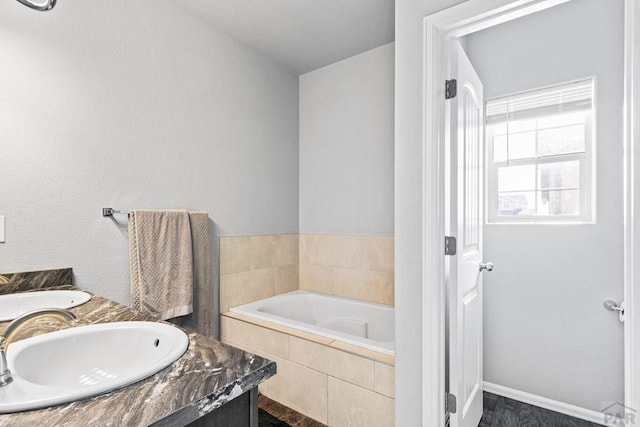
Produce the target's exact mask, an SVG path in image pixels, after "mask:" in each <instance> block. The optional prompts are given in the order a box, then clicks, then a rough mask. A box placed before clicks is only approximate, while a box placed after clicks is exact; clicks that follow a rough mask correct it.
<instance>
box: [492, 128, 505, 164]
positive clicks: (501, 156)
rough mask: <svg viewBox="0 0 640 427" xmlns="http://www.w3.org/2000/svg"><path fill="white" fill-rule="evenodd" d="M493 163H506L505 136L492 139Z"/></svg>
mask: <svg viewBox="0 0 640 427" xmlns="http://www.w3.org/2000/svg"><path fill="white" fill-rule="evenodd" d="M493 161H494V162H506V161H507V137H506V136H505V135H502V136H496V137H494V138H493Z"/></svg>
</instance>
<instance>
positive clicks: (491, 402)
mask: <svg viewBox="0 0 640 427" xmlns="http://www.w3.org/2000/svg"><path fill="white" fill-rule="evenodd" d="M538 426H540V427H597V426H600V424H595V423H592V422H589V421H584V420H580V419H578V418H573V417H570V416H568V415H564V414H559V413H557V412H554V411H550V410H548V409H543V408H539V407H537V406H533V405H529V404H527V403H522V402H518V401H517V400H512V399H508V398H506V397H502V396H497V395H495V394H491V393H487V392H484V412H483V413H482V419H481V420H480V425H479V426H478V427H538Z"/></svg>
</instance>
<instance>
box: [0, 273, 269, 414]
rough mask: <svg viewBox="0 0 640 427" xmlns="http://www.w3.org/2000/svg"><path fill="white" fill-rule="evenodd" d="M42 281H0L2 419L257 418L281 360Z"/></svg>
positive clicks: (93, 296) (100, 298) (63, 286)
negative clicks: (17, 284) (31, 284)
mask: <svg viewBox="0 0 640 427" xmlns="http://www.w3.org/2000/svg"><path fill="white" fill-rule="evenodd" d="M36 287H41V288H42V289H39V290H36V289H24V286H23V287H22V288H21V289H19V290H20V291H27V292H17V291H18V289H11V286H8V285H0V335H3V331H4V332H5V333H4V335H6V337H5V338H7V341H8V344H7V343H6V342H5V343H2V339H3V337H0V349H2V350H5V349H6V364H7V365H8V368H9V370H10V372H9V373H8V374H6V373H3V372H0V383H1V382H4V383H6V385H4V386H1V387H0V426H20V425H25V426H27V425H28V426H33V425H51V426H54V425H55V426H57V425H60V426H67V425H68V426H72V425H114V426H123V425H126V426H147V425H157V426H183V425H188V424H190V423H194V425H225V426H226V425H229V426H233V425H238V426H246V425H257V386H258V384H259V383H261V382H262V381H264V380H266V379H268V378H270V377H271V376H273V375H274V374H275V372H276V366H275V363H274V362H272V361H269V360H267V359H264V358H261V357H258V356H255V355H252V354H250V353H246V352H244V351H242V350H239V349H236V348H233V347H230V346H227V345H225V344H222V343H220V342H218V341H215V340H213V339H211V338H208V337H205V336H203V335H200V334H198V333H196V332H193V331H185V330H182V329H180V328H178V327H176V326H174V325H172V324H170V323H167V322H162V321H158V320H157V319H154V318H152V317H150V316H147V315H144V314H141V313H139V312H136V311H133V310H131V309H129V308H127V307H124V306H122V305H120V304H118V303H115V302H113V301H110V300H107V299H105V298H102V297H100V296H97V295H91V294H89V293H87V292H83V291H78V290H77V289H74V288H73V286H71V285H56V286H44V287H43V286H41V285H40V286H36ZM3 291H4V292H6V291H10V293H5V294H4V295H3V294H2V293H3ZM52 307H55V309H51V308H52ZM39 309H45V310H39ZM34 310H36V311H35V312H34ZM25 312H30V313H31V314H29V315H27V316H25V315H24V313H25ZM21 315H22V317H20V316H21ZM16 317H17V318H18V320H17V321H16V320H13V319H15V318H16ZM1 358H2V355H1V354H0V367H1V366H2V365H3V362H2V360H1ZM0 370H3V369H0Z"/></svg>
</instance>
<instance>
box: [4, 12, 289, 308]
mask: <svg viewBox="0 0 640 427" xmlns="http://www.w3.org/2000/svg"><path fill="white" fill-rule="evenodd" d="M0 52H2V54H1V55H0V93H1V94H2V96H0V159H1V160H2V161H1V164H0V215H5V216H6V218H7V242H6V243H4V244H0V271H5V272H8V271H17V270H28V269H40V268H43V267H47V266H71V267H73V268H74V272H75V276H76V281H77V283H78V284H79V285H80V286H81V287H83V288H86V289H89V290H91V291H94V292H97V293H99V294H101V295H104V296H106V297H109V298H112V299H114V300H116V301H119V302H123V303H127V302H128V300H129V272H128V268H129V264H128V237H127V230H126V217H122V216H120V217H118V219H119V221H121V222H122V223H123V224H125V225H122V226H119V225H117V224H115V223H114V222H112V221H111V220H110V219H107V218H102V217H101V216H100V209H101V208H102V207H106V206H112V207H114V208H121V209H132V208H180V207H182V208H187V209H194V210H195V209H198V210H206V211H208V212H209V215H210V217H211V218H212V219H213V222H214V224H215V229H214V231H215V237H217V236H218V235H233V234H253V233H256V234H263V233H290V232H297V231H298V144H297V140H298V78H297V76H293V75H290V74H288V73H287V72H285V71H283V70H282V69H281V68H279V67H278V66H276V65H274V64H273V63H272V62H270V61H269V60H267V59H265V58H264V57H261V56H260V55H258V54H256V53H254V52H253V51H251V50H249V49H248V48H246V47H245V46H243V45H242V44H240V43H238V42H236V41H234V40H233V39H230V38H229V37H227V36H226V35H224V34H223V33H221V32H218V31H216V30H215V29H213V28H212V27H211V26H209V25H208V24H206V23H205V22H204V21H202V20H201V19H199V18H197V17H196V16H194V15H192V14H190V13H189V12H187V11H186V10H184V9H183V8H182V7H181V6H179V5H178V4H177V3H176V2H173V1H171V0H157V1H151V0H144V1H135V2H131V1H125V0H112V1H91V2H87V1H82V0H65V1H61V2H59V3H58V6H57V7H56V8H55V9H54V10H53V11H52V12H49V13H38V12H35V11H31V10H29V9H27V8H26V7H24V6H22V5H20V4H19V3H18V2H16V1H3V2H0ZM216 246H217V245H216ZM216 253H217V250H216ZM214 266H215V271H216V272H217V259H216V260H214ZM216 281H217V279H216Z"/></svg>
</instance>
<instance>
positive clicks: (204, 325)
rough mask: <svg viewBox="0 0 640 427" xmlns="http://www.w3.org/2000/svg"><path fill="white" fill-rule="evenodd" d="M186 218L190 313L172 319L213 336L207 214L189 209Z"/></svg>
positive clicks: (211, 275) (203, 333)
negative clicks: (190, 262)
mask: <svg viewBox="0 0 640 427" xmlns="http://www.w3.org/2000/svg"><path fill="white" fill-rule="evenodd" d="M189 221H190V222H191V241H192V243H193V313H191V314H190V315H189V316H184V317H180V318H179V319H174V320H172V321H171V322H172V323H175V324H177V325H179V326H182V327H184V328H191V329H193V330H195V331H198V332H199V333H201V334H202V335H206V336H209V337H212V336H213V333H214V328H213V319H214V312H213V307H214V306H215V305H214V303H213V272H212V263H211V260H212V251H211V238H210V237H209V215H208V214H207V213H206V212H189Z"/></svg>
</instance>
